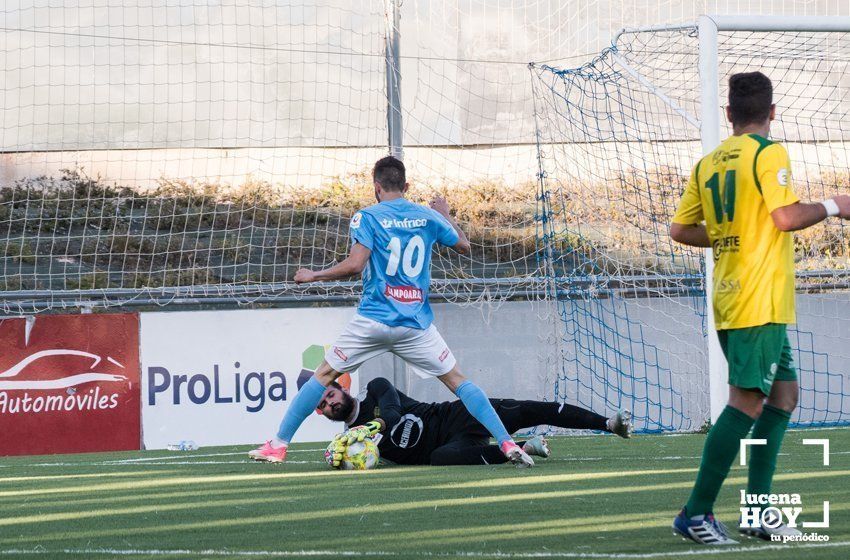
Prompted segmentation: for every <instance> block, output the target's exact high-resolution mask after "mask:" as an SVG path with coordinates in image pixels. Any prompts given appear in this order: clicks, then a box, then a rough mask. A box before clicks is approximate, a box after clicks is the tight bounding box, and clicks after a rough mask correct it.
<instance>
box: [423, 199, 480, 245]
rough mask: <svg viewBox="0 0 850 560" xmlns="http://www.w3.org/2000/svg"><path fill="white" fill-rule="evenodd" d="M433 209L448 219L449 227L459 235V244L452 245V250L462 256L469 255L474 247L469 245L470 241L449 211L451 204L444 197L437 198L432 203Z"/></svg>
mask: <svg viewBox="0 0 850 560" xmlns="http://www.w3.org/2000/svg"><path fill="white" fill-rule="evenodd" d="M431 209H432V210H434V211H435V212H437V213H439V214H440V215H441V216H442V217H443V218H445V219H446V221H447V222H448V223H449V225H451V226H452V228H454V231H455V233H456V234H457V242H456V243H455V244H454V245H451V248H452V249H454V250H455V251H457V252H458V253H460V254H462V255H468V254H469V252H470V250H471V249H472V245H471V244H470V243H469V239H467V237H466V234H465V233H463V230H462V229H460V226H459V225H458V223H457V222H456V221H455V219H454V218H452V215H451V213H450V211H449V203H448V202H446V199H445V198H443V197H442V196H435V197H434V199H433V200H432V201H431Z"/></svg>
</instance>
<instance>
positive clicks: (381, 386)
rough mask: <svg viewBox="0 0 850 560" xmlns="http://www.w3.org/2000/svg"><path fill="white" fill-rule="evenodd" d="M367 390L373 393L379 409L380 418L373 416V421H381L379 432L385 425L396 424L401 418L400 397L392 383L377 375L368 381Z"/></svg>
mask: <svg viewBox="0 0 850 560" xmlns="http://www.w3.org/2000/svg"><path fill="white" fill-rule="evenodd" d="M367 391H369V392H370V393H372V395H374V397H375V401H376V402H377V403H378V408H379V409H380V410H381V416H380V418H375V421H377V422H380V423H381V432H383V431H384V430H386V429H387V426H395V425H396V424H398V422H399V420H401V398H400V397H399V396H398V391H396V388H395V387H393V384H392V383H390V382H389V381H388V380H386V379H384V378H383V377H377V378H375V379H373V380H372V381H370V382H369V385H367Z"/></svg>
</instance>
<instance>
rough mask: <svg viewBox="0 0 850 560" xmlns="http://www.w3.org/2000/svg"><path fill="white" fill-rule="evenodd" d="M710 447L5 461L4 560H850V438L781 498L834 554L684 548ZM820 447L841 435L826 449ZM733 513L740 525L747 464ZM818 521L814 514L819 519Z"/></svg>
mask: <svg viewBox="0 0 850 560" xmlns="http://www.w3.org/2000/svg"><path fill="white" fill-rule="evenodd" d="M704 438H705V436H703V435H698V434H688V435H677V436H664V435H660V436H638V437H636V438H635V439H633V440H630V441H623V440H621V439H619V438H615V437H612V436H607V437H606V436H590V437H562V438H554V439H553V441H552V450H553V454H552V458H550V459H548V460H540V461H539V463H538V467H537V468H534V469H531V470H516V469H514V468H512V467H511V466H508V465H500V466H481V467H448V468H447V467H392V468H381V469H377V470H374V471H368V472H362V473H352V472H335V471H331V470H330V469H329V468H327V467H326V466H325V464H324V462H323V446H321V445H318V444H301V445H296V446H294V447H293V449H292V451H291V452H290V462H288V463H286V464H284V465H270V464H261V463H253V462H250V461H248V460H247V458H246V456H245V453H246V452H247V451H248V448H247V447H218V448H205V449H201V450H199V451H195V452H167V451H157V452H135V453H110V454H89V455H66V456H47V457H25V458H24V457H20V458H3V459H0V557H2V558H32V557H44V558H155V559H163V558H313V557H334V556H336V557H340V558H345V557H368V558H373V557H381V558H383V557H386V558H430V557H440V556H448V557H465V558H544V559H545V558H599V559H608V558H617V559H643V558H672V559H676V558H691V557H699V556H705V557H707V558H747V559H748V560H749V559H752V560H759V559H771V560H773V559H800V558H805V560H815V559H822V558H823V559H825V558H830V559H832V558H835V559H838V558H842V559H845V558H850V514H849V513H848V512H849V511H850V429H833V430H805V431H795V432H791V433H789V434H788V436H787V439H786V442H785V445H784V447H783V455H782V456H781V457H780V466H779V471H778V476H777V479H776V482H775V484H774V492H787V493H799V494H801V497H802V500H803V507H804V512H803V517H804V518H806V519H808V520H810V521H816V520H818V519H819V517H820V511H821V508H820V504H821V502H822V501H823V500H828V501H829V502H830V505H831V520H830V521H831V526H830V528H829V529H818V530H817V531H819V532H820V533H821V534H827V535H829V537H830V540H829V542H827V543H817V544H814V543H809V544H798V545H790V544H789V545H782V544H768V543H765V542H762V541H758V540H753V539H743V540H742V542H741V545H740V546H737V547H734V548H725V549H712V548H707V547H697V546H696V545H691V544H689V543H686V542H684V541H682V540H681V539H679V538H677V537H674V536H673V535H672V534H671V530H670V523H671V521H672V519H673V516H674V515H675V514H676V512H677V511H678V509H679V508H680V507H681V505H682V503H683V502H684V501H685V499H686V497H687V494H688V491H689V488H690V486H691V483H692V481H693V479H694V476H695V472H696V467H697V466H698V464H699V454H700V452H701V449H702V444H703V441H704ZM804 438H828V439H829V440H830V442H831V465H830V466H829V467H824V466H822V464H821V462H822V457H823V453H822V448H821V447H819V446H804V445H802V440H803V439H804ZM730 476H731V478H730V480H728V481H727V484H726V486H725V487H724V490H723V493H722V494H721V496H720V500H719V503H718V509H717V513H718V516H719V517H720V518H721V519H722V520H723V521H724V522H726V523H727V524H728V525H733V524H734V523H735V522H736V520H737V517H738V513H737V512H738V509H737V508H738V500H739V491H740V489H741V488H743V485H744V483H745V479H746V472H745V471H744V469H743V468H742V467H740V466H738V464H737V462H736V465H735V467H734V468H733V471H732V474H731V475H730ZM807 510H808V512H807Z"/></svg>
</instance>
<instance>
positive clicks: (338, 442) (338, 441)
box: [325, 434, 348, 469]
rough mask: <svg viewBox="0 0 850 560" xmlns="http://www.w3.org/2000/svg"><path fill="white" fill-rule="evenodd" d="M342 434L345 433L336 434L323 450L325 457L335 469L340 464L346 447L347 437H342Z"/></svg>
mask: <svg viewBox="0 0 850 560" xmlns="http://www.w3.org/2000/svg"><path fill="white" fill-rule="evenodd" d="M343 435H345V434H337V435H336V436H335V437H334V439H333V441H332V442H331V444H330V445H329V446H328V450H327V451H326V452H325V458H326V459H328V462H329V463H330V465H331V466H332V467H333V468H335V469H338V468H340V467H341V466H342V456H343V455H345V450H346V449H347V448H348V438H344V437H342V436H343ZM328 455H330V457H328Z"/></svg>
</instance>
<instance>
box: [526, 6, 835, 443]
mask: <svg viewBox="0 0 850 560" xmlns="http://www.w3.org/2000/svg"><path fill="white" fill-rule="evenodd" d="M848 65H850V18H846V17H845V18H841V17H800V18H788V17H762V16H759V17H718V16H702V17H700V18H699V19H698V21H696V22H693V23H688V24H684V25H662V26H654V27H646V28H639V29H623V30H622V31H620V32H619V33H618V34H617V35H616V36H615V38H614V40H613V43H612V46H611V47H610V48H608V49H606V50H604V51H603V52H602V53H601V54H600V55H598V56H597V57H596V58H594V59H593V60H591V61H589V62H588V63H586V64H584V65H582V66H580V67H578V68H570V69H562V68H557V67H555V66H551V65H531V73H532V81H533V88H534V98H535V118H536V127H537V129H536V130H537V143H538V153H539V167H540V170H539V185H540V190H539V201H540V203H539V213H540V227H541V235H540V238H541V247H542V251H541V256H542V257H541V258H542V260H543V262H544V265H545V266H544V268H545V270H546V276H547V278H548V297H549V299H550V300H551V302H552V305H553V307H554V309H555V311H556V313H557V316H558V320H557V321H555V324H556V329H557V336H556V337H555V338H556V339H557V343H558V352H559V355H560V360H559V363H560V366H559V367H560V371H559V372H558V373H557V380H556V382H555V385H554V394H553V398H555V399H560V400H563V399H565V398H568V397H569V398H571V399H576V400H578V401H579V403H581V404H582V405H585V406H589V407H590V408H594V409H601V408H603V407H606V408H609V409H610V408H617V407H631V408H632V409H633V410H634V412H635V418H636V420H637V424H638V428H641V429H644V430H646V431H671V430H695V429H699V428H700V427H701V425H702V424H703V422H704V420H705V419H706V418H709V417H710V418H712V419H714V418H716V417H717V415H718V414H719V413H720V411H721V410H722V407H723V405H724V404H725V400H726V391H727V387H726V368H725V365H726V364H725V362H724V360H723V355H722V353H721V351H720V349H719V345H718V343H717V339H716V336H715V335H714V328H713V321H712V316H711V308H710V305H709V306H707V305H706V301H710V298H711V284H710V283H709V282H706V281H705V279H706V278H707V277H710V276H711V274H712V265H713V259H712V253H711V251H710V250H709V251H706V252H702V251H699V250H691V249H689V248H686V247H683V246H681V245H678V244H676V243H673V242H672V241H671V240H670V239H669V236H668V227H669V223H670V219H671V217H672V216H673V213H674V212H675V209H676V205H677V203H678V200H679V197H680V195H681V193H682V191H683V188H684V185H685V184H686V182H687V179H688V174H689V173H690V170H691V167H692V166H693V164H694V163H695V162H696V160H697V159H698V158H699V157H700V156H701V155H702V154H703V153H707V152H709V151H711V150H712V149H713V148H714V147H715V146H717V144H719V142H720V140H721V139H722V138H724V137H725V136H726V135H727V134H729V133H730V130H731V129H730V128H729V126H728V124H727V123H726V120H725V117H724V114H723V106H724V99H725V98H726V87H727V81H728V76H729V75H730V74H732V73H735V72H741V71H751V70H761V71H762V72H764V73H765V74H767V75H768V76H769V77H770V78H771V79H772V80H773V82H774V88H775V93H774V96H775V101H776V103H777V115H778V116H777V120H776V121H775V122H774V123H773V125H772V127H771V134H772V137H773V139H775V140H777V141H779V142H782V143H783V144H784V145H785V146H786V147H787V149H788V151H789V154H790V157H791V160H792V175H793V184H794V189H795V191H796V192H797V193H798V195H799V196H800V197H801V198H802V199H803V200H813V201H818V200H823V199H825V198H829V197H830V196H832V195H834V194H837V193H839V192H844V193H846V192H848V190H850V167H848V164H850V143H848V141H850V125H848V116H850V92H848V88H850V77H848V76H850V73H848V70H850V68H848ZM796 252H797V292H798V295H797V310H798V323H797V325H796V326H794V327H793V328H792V329H791V330H790V331H789V338H790V339H791V343H792V346H793V351H794V359H795V363H796V366H797V369H798V372H799V374H800V384H801V398H800V403H799V407H798V410H797V412H796V413H795V416H794V418H793V422H794V423H795V424H796V425H817V426H823V425H834V424H846V423H848V422H849V421H850V394H848V392H850V385H848V384H849V383H850V378H848V372H850V349H848V348H850V227H848V225H847V224H846V222H845V223H842V222H841V221H839V220H837V219H835V218H831V219H829V220H828V221H826V222H824V223H822V224H821V225H819V226H818V227H815V228H812V229H810V230H805V231H804V232H800V233H798V234H797V236H796ZM706 372H710V375H706Z"/></svg>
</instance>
